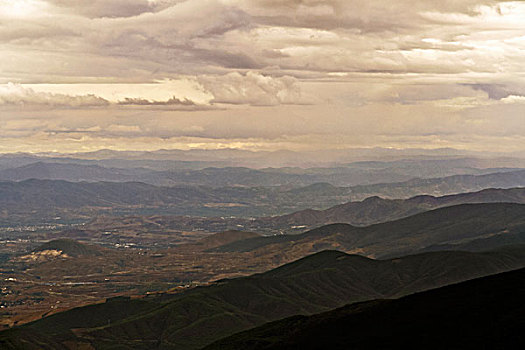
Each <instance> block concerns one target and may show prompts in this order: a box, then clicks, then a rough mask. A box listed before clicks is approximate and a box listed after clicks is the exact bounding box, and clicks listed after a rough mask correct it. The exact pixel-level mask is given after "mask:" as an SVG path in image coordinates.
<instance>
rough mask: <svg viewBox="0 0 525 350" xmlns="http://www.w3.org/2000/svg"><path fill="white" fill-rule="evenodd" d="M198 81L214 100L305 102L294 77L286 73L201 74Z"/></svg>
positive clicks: (263, 103)
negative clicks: (271, 74) (283, 74)
mask: <svg viewBox="0 0 525 350" xmlns="http://www.w3.org/2000/svg"><path fill="white" fill-rule="evenodd" d="M198 81H199V83H200V84H202V85H203V87H204V89H206V90H207V91H209V92H210V93H211V94H212V95H213V99H212V102H213V103H226V104H249V105H253V106H275V105H280V104H301V103H304V100H303V99H302V96H301V91H300V89H299V87H298V85H297V84H296V83H297V80H296V79H295V78H292V77H289V76H283V77H276V78H274V77H271V76H266V75H263V74H259V73H256V72H251V71H249V72H247V73H245V74H240V73H237V72H234V73H228V74H226V75H223V76H220V77H217V76H209V75H208V76H201V77H198Z"/></svg>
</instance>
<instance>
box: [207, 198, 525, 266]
mask: <svg viewBox="0 0 525 350" xmlns="http://www.w3.org/2000/svg"><path fill="white" fill-rule="evenodd" d="M524 238H525V204H511V203H480V204H461V205H455V206H450V207H444V208H439V209H434V210H430V211H427V212H423V213H420V214H416V215H413V216H410V217H407V218H403V219H399V220H395V221H391V222H385V223H380V224H375V225H371V226H366V227H356V226H352V225H348V224H331V225H326V226H321V227H319V228H316V229H313V230H310V231H307V232H305V233H302V234H297V235H276V236H270V237H255V238H250V239H245V240H240V241H236V242H233V243H230V244H226V245H223V246H221V247H218V248H215V251H219V252H257V253H258V254H274V252H276V253H275V254H280V252H287V253H288V254H291V253H292V252H310V253H312V252H316V251H320V250H324V249H338V250H343V251H347V252H354V253H359V254H363V255H367V256H373V257H385V256H395V255H403V254H407V253H414V252H418V251H422V250H424V249H431V248H432V247H435V246H437V245H447V247H448V248H450V249H462V248H465V247H466V246H468V245H469V244H471V243H473V242H478V245H481V246H485V245H487V244H488V243H491V246H493V247H495V246H500V245H504V244H507V242H508V240H511V241H515V242H522V241H523V239H524ZM483 243H485V244H483Z"/></svg>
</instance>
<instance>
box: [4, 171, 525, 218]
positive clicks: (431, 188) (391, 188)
mask: <svg viewBox="0 0 525 350" xmlns="http://www.w3.org/2000/svg"><path fill="white" fill-rule="evenodd" d="M407 186H408V187H407ZM411 186H414V187H411ZM523 186H525V170H520V171H511V172H506V173H498V174H489V175H480V176H470V175H468V176H467V175H465V176H453V177H449V178H442V179H427V180H417V181H416V180H413V181H410V182H406V183H394V184H382V185H371V186H356V187H347V188H346V187H334V186H331V185H329V184H322V185H319V184H316V185H310V186H307V187H303V188H294V189H288V188H286V187H242V186H233V187H217V188H215V187H207V186H197V185H180V186H172V187H158V186H153V185H148V184H145V183H141V182H89V183H88V182H68V181H63V180H36V179H31V180H25V181H20V182H0V209H1V210H7V212H13V211H17V210H22V211H23V210H41V211H50V210H53V209H60V208H66V209H69V208H90V210H91V209H95V208H99V209H100V208H110V207H121V208H124V207H126V208H128V209H129V211H132V210H139V209H140V208H144V207H157V208H158V207H167V208H169V212H170V213H173V214H175V215H194V216H214V215H215V216H241V217H242V216H244V217H246V216H249V217H252V216H268V215H282V214H284V213H286V212H288V213H289V212H291V211H296V210H302V209H306V208H319V207H321V208H322V207H324V208H327V207H331V206H334V205H337V204H340V203H345V202H348V201H356V200H362V199H364V198H367V197H370V196H377V195H380V196H381V197H383V198H390V197H392V196H393V197H394V198H406V197H410V196H413V195H420V194H425V193H432V194H435V193H440V194H442V193H444V194H448V193H456V192H465V191H478V190H482V189H485V188H490V187H497V188H512V187H523ZM486 198H488V195H487V197H486ZM418 200H419V202H417V201H418ZM418 200H416V199H413V200H412V201H411V202H408V205H405V204H407V203H405V204H400V203H397V204H400V205H401V207H400V208H398V209H396V205H397V204H396V202H390V203H386V202H384V201H383V202H381V201H379V200H377V199H375V201H376V202H377V203H375V202H374V199H370V200H369V201H368V202H366V203H368V204H371V205H372V206H371V207H370V208H371V210H372V211H373V210H376V211H377V210H379V211H380V210H382V209H381V206H383V205H387V207H388V206H389V207H390V209H389V210H390V211H392V214H391V215H392V216H388V215H390V214H388V213H386V212H385V214H384V218H382V219H381V220H389V219H393V218H397V217H400V216H403V215H405V216H406V215H410V214H414V213H416V212H418V211H421V209H426V208H429V207H430V208H432V207H435V206H436V205H439V204H432V201H433V200H432V199H431V198H425V197H423V198H419V199H418ZM487 200H490V199H487ZM366 203H365V204H366ZM381 203H382V204H381ZM410 205H412V206H414V208H412V209H411V208H410ZM360 206H361V207H362V208H364V207H365V206H364V205H363V204H361V205H360ZM374 208H375V209H374ZM340 209H341V210H342V211H344V207H343V208H340ZM385 210H386V209H385ZM336 211H337V210H336V209H333V210H332V211H330V212H326V213H318V212H310V214H311V215H314V214H315V215H321V216H322V215H324V216H325V218H324V219H323V220H324V222H333V221H340V218H339V216H338V215H337V214H336ZM396 211H399V212H398V213H397V214H396V213H395V212H396ZM362 214H364V215H361V218H365V219H364V220H361V222H359V220H357V218H354V221H351V222H352V223H355V224H359V225H363V224H370V223H372V222H377V219H375V218H374V216H375V215H376V214H373V215H372V214H371V215H370V217H369V218H367V215H368V214H367V213H366V211H363V213H362ZM387 214H388V215H387ZM53 215H54V216H56V215H55V214H53ZM296 215H299V214H296ZM331 215H333V217H332V216H331ZM283 220H284V221H286V220H287V219H286V218H283ZM323 220H321V223H322V222H323ZM346 220H348V219H346ZM317 221H319V220H317ZM344 222H348V221H344ZM301 224H303V223H301Z"/></svg>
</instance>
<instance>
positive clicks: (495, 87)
mask: <svg viewBox="0 0 525 350" xmlns="http://www.w3.org/2000/svg"><path fill="white" fill-rule="evenodd" d="M467 85H468V86H470V87H471V88H472V89H474V90H479V91H484V92H486V93H487V95H488V97H489V98H490V99H492V100H501V99H504V98H506V97H509V96H521V97H525V86H522V87H521V88H519V87H510V86H508V85H506V84H494V83H486V84H467Z"/></svg>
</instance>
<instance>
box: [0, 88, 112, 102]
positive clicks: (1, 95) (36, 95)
mask: <svg viewBox="0 0 525 350" xmlns="http://www.w3.org/2000/svg"><path fill="white" fill-rule="evenodd" d="M0 105H8V106H24V105H37V106H38V105H41V106H50V107H70V108H80V107H104V106H108V105H109V102H108V101H107V100H105V99H103V98H100V97H98V96H95V95H82V96H70V95H64V94H52V93H45V92H35V91H34V90H33V89H29V88H25V87H23V86H21V85H18V84H13V83H8V84H6V85H4V86H0Z"/></svg>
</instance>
